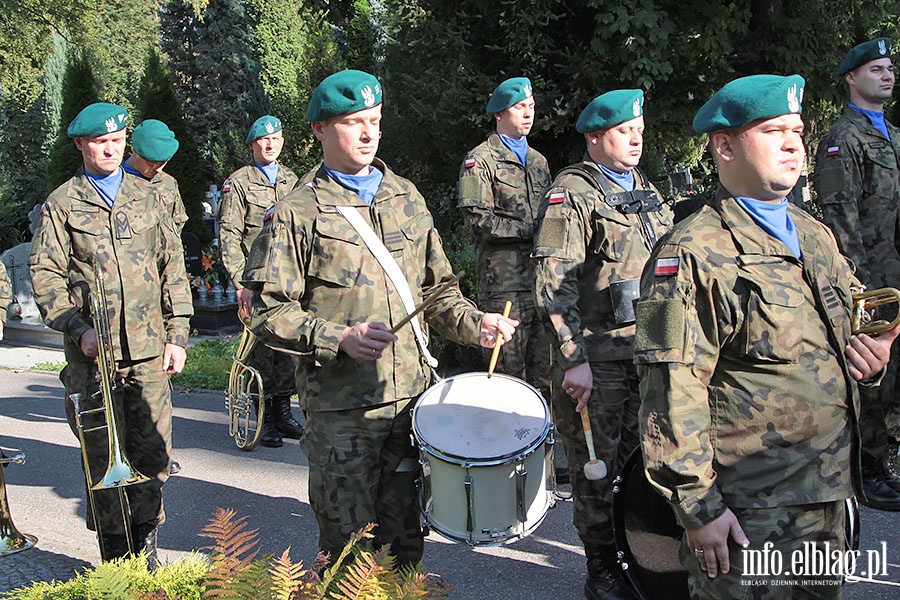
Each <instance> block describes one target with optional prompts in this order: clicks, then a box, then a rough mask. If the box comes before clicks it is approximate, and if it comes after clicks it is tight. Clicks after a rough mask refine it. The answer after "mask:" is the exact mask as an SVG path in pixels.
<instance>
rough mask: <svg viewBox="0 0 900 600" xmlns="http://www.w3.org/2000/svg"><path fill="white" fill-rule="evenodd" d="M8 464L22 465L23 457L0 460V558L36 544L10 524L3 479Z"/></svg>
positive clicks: (30, 537)
mask: <svg viewBox="0 0 900 600" xmlns="http://www.w3.org/2000/svg"><path fill="white" fill-rule="evenodd" d="M9 463H16V464H19V465H23V464H25V455H24V454H21V453H20V454H16V455H15V456H13V457H10V458H0V557H2V556H6V555H7V554H13V553H14V552H21V551H22V550H28V549H29V548H31V547H32V546H34V545H35V544H36V543H37V538H36V537H34V536H33V535H28V534H24V533H20V532H19V530H18V529H16V526H15V525H14V524H13V522H12V516H11V515H10V512H9V501H8V500H7V498H6V481H5V480H4V479H3V466H4V465H7V464H9Z"/></svg>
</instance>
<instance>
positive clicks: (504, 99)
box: [487, 77, 532, 115]
mask: <svg viewBox="0 0 900 600" xmlns="http://www.w3.org/2000/svg"><path fill="white" fill-rule="evenodd" d="M531 96H532V93H531V81H529V80H528V78H527V77H513V78H512V79H507V80H506V81H504V82H503V83H501V84H500V85H498V86H497V87H496V89H494V92H493V93H492V94H491V98H490V100H488V103H487V113H488V114H489V115H496V114H497V113H501V112H503V111H504V110H506V109H507V108H509V107H510V106H512V105H514V104H518V103H519V102H521V101H522V100H524V99H525V98H531Z"/></svg>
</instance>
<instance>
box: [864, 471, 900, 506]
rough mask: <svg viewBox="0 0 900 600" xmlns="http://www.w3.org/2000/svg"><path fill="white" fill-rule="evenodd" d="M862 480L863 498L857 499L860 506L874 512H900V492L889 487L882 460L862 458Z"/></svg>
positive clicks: (888, 477)
mask: <svg viewBox="0 0 900 600" xmlns="http://www.w3.org/2000/svg"><path fill="white" fill-rule="evenodd" d="M862 480H863V492H864V493H865V497H864V498H860V499H859V502H860V504H862V505H863V506H868V507H869V508H874V509H876V510H886V511H891V512H897V511H900V491H898V490H896V489H894V487H893V486H892V485H891V482H890V481H889V480H890V476H889V475H888V474H887V473H886V472H885V468H884V461H883V460H875V459H866V458H863V464H862Z"/></svg>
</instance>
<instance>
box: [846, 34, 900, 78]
mask: <svg viewBox="0 0 900 600" xmlns="http://www.w3.org/2000/svg"><path fill="white" fill-rule="evenodd" d="M890 56H891V40H890V38H886V37H881V38H876V39H874V40H869V41H868V42H863V43H862V44H860V45H859V46H855V47H854V48H853V50H851V51H850V52H848V53H847V56H845V57H844V60H843V61H842V62H841V66H839V67H838V68H837V71H835V72H834V76H835V77H843V76H844V75H845V74H846V73H847V72H848V71H852V70H853V69H855V68H856V67H858V66H860V65H864V64H866V63H867V62H869V61H872V60H875V59H876V58H890Z"/></svg>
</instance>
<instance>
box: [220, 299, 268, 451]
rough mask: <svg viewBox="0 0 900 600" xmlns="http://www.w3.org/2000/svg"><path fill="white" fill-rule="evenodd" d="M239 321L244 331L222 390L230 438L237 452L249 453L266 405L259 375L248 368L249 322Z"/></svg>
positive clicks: (251, 339)
mask: <svg viewBox="0 0 900 600" xmlns="http://www.w3.org/2000/svg"><path fill="white" fill-rule="evenodd" d="M241 321H242V322H243V323H244V331H243V333H242V334H241V340H240V342H238V347H237V350H236V351H235V353H234V356H233V357H232V363H231V372H230V373H229V375H228V389H227V390H225V408H226V410H227V411H228V423H229V425H228V433H229V435H230V436H231V437H232V438H233V439H234V443H235V445H236V446H237V447H238V448H240V449H241V450H247V451H249V450H253V449H254V448H255V447H256V444H257V443H258V442H259V438H260V434H261V433H262V423H263V419H264V418H265V410H266V403H265V402H264V401H263V398H264V396H263V380H262V374H261V373H260V372H259V370H258V369H255V368H253V367H251V366H250V365H248V364H247V359H248V358H249V356H250V352H251V351H252V350H253V347H254V346H255V345H256V334H254V333H253V331H251V330H250V319H249V318H247V317H245V318H242V319H241ZM254 413H255V416H256V418H255V419H254Z"/></svg>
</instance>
